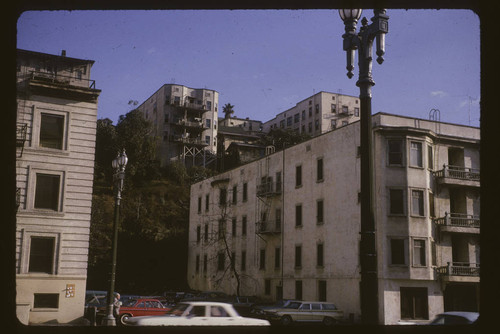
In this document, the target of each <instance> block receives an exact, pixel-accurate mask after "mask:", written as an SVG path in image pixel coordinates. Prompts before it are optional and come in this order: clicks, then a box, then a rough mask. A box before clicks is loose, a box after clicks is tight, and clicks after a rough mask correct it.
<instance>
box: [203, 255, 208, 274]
mask: <svg viewBox="0 0 500 334" xmlns="http://www.w3.org/2000/svg"><path fill="white" fill-rule="evenodd" d="M207 268H208V256H207V254H205V255H203V272H204V273H206V272H207Z"/></svg>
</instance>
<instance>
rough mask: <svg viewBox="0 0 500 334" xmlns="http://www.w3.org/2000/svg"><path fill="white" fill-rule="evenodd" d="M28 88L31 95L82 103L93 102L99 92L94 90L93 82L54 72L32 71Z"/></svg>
mask: <svg viewBox="0 0 500 334" xmlns="http://www.w3.org/2000/svg"><path fill="white" fill-rule="evenodd" d="M29 87H30V89H31V92H32V93H33V94H42V95H47V96H55V97H60V98H66V99H75V100H84V101H95V100H96V99H97V97H98V96H99V94H100V92H101V90H99V89H96V88H95V80H90V79H83V78H78V77H74V76H68V75H60V74H57V73H54V72H38V71H32V72H31V75H30V78H29Z"/></svg>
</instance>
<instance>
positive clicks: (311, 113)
mask: <svg viewBox="0 0 500 334" xmlns="http://www.w3.org/2000/svg"><path fill="white" fill-rule="evenodd" d="M312 115H313V111H312V108H311V107H309V117H312Z"/></svg>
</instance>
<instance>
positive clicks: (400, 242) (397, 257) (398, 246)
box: [391, 239, 406, 265]
mask: <svg viewBox="0 0 500 334" xmlns="http://www.w3.org/2000/svg"><path fill="white" fill-rule="evenodd" d="M391 264H403V265H404V264H406V262H405V240H404V239H391Z"/></svg>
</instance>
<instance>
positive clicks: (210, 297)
mask: <svg viewBox="0 0 500 334" xmlns="http://www.w3.org/2000/svg"><path fill="white" fill-rule="evenodd" d="M231 299H232V298H231V296H229V295H228V294H226V293H224V292H220V291H203V292H200V293H198V294H196V295H194V296H191V297H185V298H183V299H182V300H181V301H182V302H187V301H210V302H221V303H229V302H231Z"/></svg>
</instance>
